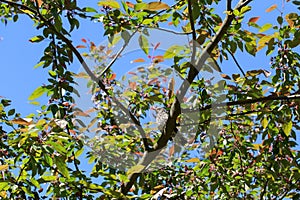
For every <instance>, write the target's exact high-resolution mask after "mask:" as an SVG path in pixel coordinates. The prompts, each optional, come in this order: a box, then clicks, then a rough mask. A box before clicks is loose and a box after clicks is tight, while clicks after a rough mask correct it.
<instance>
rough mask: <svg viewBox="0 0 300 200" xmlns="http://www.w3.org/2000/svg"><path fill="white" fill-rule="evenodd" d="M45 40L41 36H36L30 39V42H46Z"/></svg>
mask: <svg viewBox="0 0 300 200" xmlns="http://www.w3.org/2000/svg"><path fill="white" fill-rule="evenodd" d="M44 39H45V38H44V37H43V36H41V35H38V36H34V37H32V38H30V39H29V41H30V42H40V41H42V40H44Z"/></svg>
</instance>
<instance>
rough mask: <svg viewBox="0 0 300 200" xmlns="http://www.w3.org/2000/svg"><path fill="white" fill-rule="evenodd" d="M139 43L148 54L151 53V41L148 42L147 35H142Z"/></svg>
mask: <svg viewBox="0 0 300 200" xmlns="http://www.w3.org/2000/svg"><path fill="white" fill-rule="evenodd" d="M139 45H140V47H141V49H142V50H143V51H144V52H145V54H146V55H148V54H149V43H148V39H147V38H146V37H145V36H143V35H140V37H139Z"/></svg>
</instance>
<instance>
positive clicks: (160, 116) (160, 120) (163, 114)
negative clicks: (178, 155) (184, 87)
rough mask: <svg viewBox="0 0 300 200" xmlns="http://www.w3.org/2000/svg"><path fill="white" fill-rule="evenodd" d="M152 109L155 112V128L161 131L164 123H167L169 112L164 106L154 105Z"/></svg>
mask: <svg viewBox="0 0 300 200" xmlns="http://www.w3.org/2000/svg"><path fill="white" fill-rule="evenodd" d="M153 109H154V111H155V112H156V115H155V122H156V124H157V129H158V130H159V131H163V129H164V128H165V125H166V123H167V120H168V117H169V114H168V112H167V111H166V110H165V109H164V108H157V107H154V108H153Z"/></svg>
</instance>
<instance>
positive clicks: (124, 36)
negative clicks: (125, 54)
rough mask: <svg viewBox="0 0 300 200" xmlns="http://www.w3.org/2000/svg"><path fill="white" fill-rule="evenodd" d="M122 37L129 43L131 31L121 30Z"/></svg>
mask: <svg viewBox="0 0 300 200" xmlns="http://www.w3.org/2000/svg"><path fill="white" fill-rule="evenodd" d="M121 37H122V38H123V40H124V42H125V43H128V42H129V39H130V33H129V32H128V31H126V30H124V31H122V32H121Z"/></svg>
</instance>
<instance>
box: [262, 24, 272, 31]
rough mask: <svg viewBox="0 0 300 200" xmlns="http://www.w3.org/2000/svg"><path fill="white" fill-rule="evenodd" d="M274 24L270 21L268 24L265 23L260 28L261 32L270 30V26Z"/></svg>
mask: <svg viewBox="0 0 300 200" xmlns="http://www.w3.org/2000/svg"><path fill="white" fill-rule="evenodd" d="M272 26H273V25H272V24H270V23H268V24H265V25H263V26H262V27H261V28H260V29H259V32H260V33H262V32H265V31H267V30H269V29H270V28H272Z"/></svg>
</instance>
